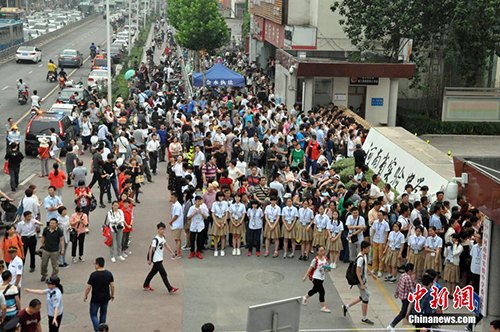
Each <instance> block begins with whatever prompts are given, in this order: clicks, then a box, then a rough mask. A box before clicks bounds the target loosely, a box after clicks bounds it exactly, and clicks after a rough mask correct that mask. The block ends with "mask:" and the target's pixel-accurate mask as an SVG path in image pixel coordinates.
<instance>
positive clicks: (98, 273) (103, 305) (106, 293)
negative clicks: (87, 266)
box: [83, 257, 115, 332]
mask: <svg viewBox="0 0 500 332" xmlns="http://www.w3.org/2000/svg"><path fill="white" fill-rule="evenodd" d="M104 264H105V261H104V258H103V257H97V258H96V259H95V271H94V272H92V273H91V274H90V277H89V280H88V281H87V288H85V293H84V296H83V302H86V301H87V299H88V296H89V293H90V291H92V296H91V298H90V319H91V320H92V325H93V327H94V331H96V332H97V331H98V328H99V324H103V323H106V316H107V313H108V304H109V301H110V300H111V301H113V300H114V299H115V279H114V277H113V274H112V273H111V272H110V271H108V270H106V269H105V268H104ZM98 314H99V318H98V317H97V315H98Z"/></svg>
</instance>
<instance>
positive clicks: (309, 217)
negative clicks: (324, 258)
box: [295, 200, 314, 261]
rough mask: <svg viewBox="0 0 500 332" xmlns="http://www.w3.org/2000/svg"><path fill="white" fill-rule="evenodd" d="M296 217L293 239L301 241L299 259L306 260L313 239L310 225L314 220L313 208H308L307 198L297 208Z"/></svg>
mask: <svg viewBox="0 0 500 332" xmlns="http://www.w3.org/2000/svg"><path fill="white" fill-rule="evenodd" d="M298 217H299V220H298V226H297V233H296V234H297V235H296V237H295V240H297V241H302V245H301V246H300V251H301V254H300V257H299V260H304V261H308V260H309V252H310V251H311V241H312V239H313V231H312V228H311V227H312V222H313V220H314V213H313V210H311V209H310V208H309V205H308V203H307V200H304V201H303V202H302V207H301V208H300V209H299V212H298Z"/></svg>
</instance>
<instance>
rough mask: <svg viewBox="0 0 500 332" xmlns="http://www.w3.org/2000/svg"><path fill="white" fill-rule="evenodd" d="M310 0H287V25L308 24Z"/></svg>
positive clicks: (309, 21)
mask: <svg viewBox="0 0 500 332" xmlns="http://www.w3.org/2000/svg"><path fill="white" fill-rule="evenodd" d="M310 5H311V0H289V1H288V19H287V21H288V25H309V24H310V23H311V20H310V19H311V17H310Z"/></svg>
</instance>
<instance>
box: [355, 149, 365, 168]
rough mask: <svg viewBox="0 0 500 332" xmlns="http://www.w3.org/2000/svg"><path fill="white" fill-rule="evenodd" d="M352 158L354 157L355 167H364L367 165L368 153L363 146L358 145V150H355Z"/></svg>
mask: <svg viewBox="0 0 500 332" xmlns="http://www.w3.org/2000/svg"><path fill="white" fill-rule="evenodd" d="M352 156H353V157H354V167H356V166H360V167H363V166H364V165H365V159H366V152H365V151H364V150H363V147H362V146H361V144H356V150H354V152H353V153H352Z"/></svg>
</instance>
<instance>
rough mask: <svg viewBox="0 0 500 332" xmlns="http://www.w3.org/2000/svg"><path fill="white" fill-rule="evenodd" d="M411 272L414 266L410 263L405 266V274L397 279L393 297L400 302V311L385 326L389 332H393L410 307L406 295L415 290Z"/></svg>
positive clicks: (413, 276)
mask: <svg viewBox="0 0 500 332" xmlns="http://www.w3.org/2000/svg"><path fill="white" fill-rule="evenodd" d="M413 270H414V265H413V264H412V263H408V264H406V265H405V273H403V274H402V275H401V277H400V278H399V281H398V284H397V287H396V292H395V293H394V297H395V298H397V299H400V300H401V310H400V311H399V313H398V315H397V316H396V317H395V318H394V319H393V321H392V322H391V323H390V324H389V326H387V330H389V331H391V332H394V328H395V327H396V325H398V323H399V322H400V321H402V320H403V318H405V317H406V314H407V313H408V307H409V305H410V301H408V294H410V293H411V292H413V290H414V289H415V273H414V271H413Z"/></svg>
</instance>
